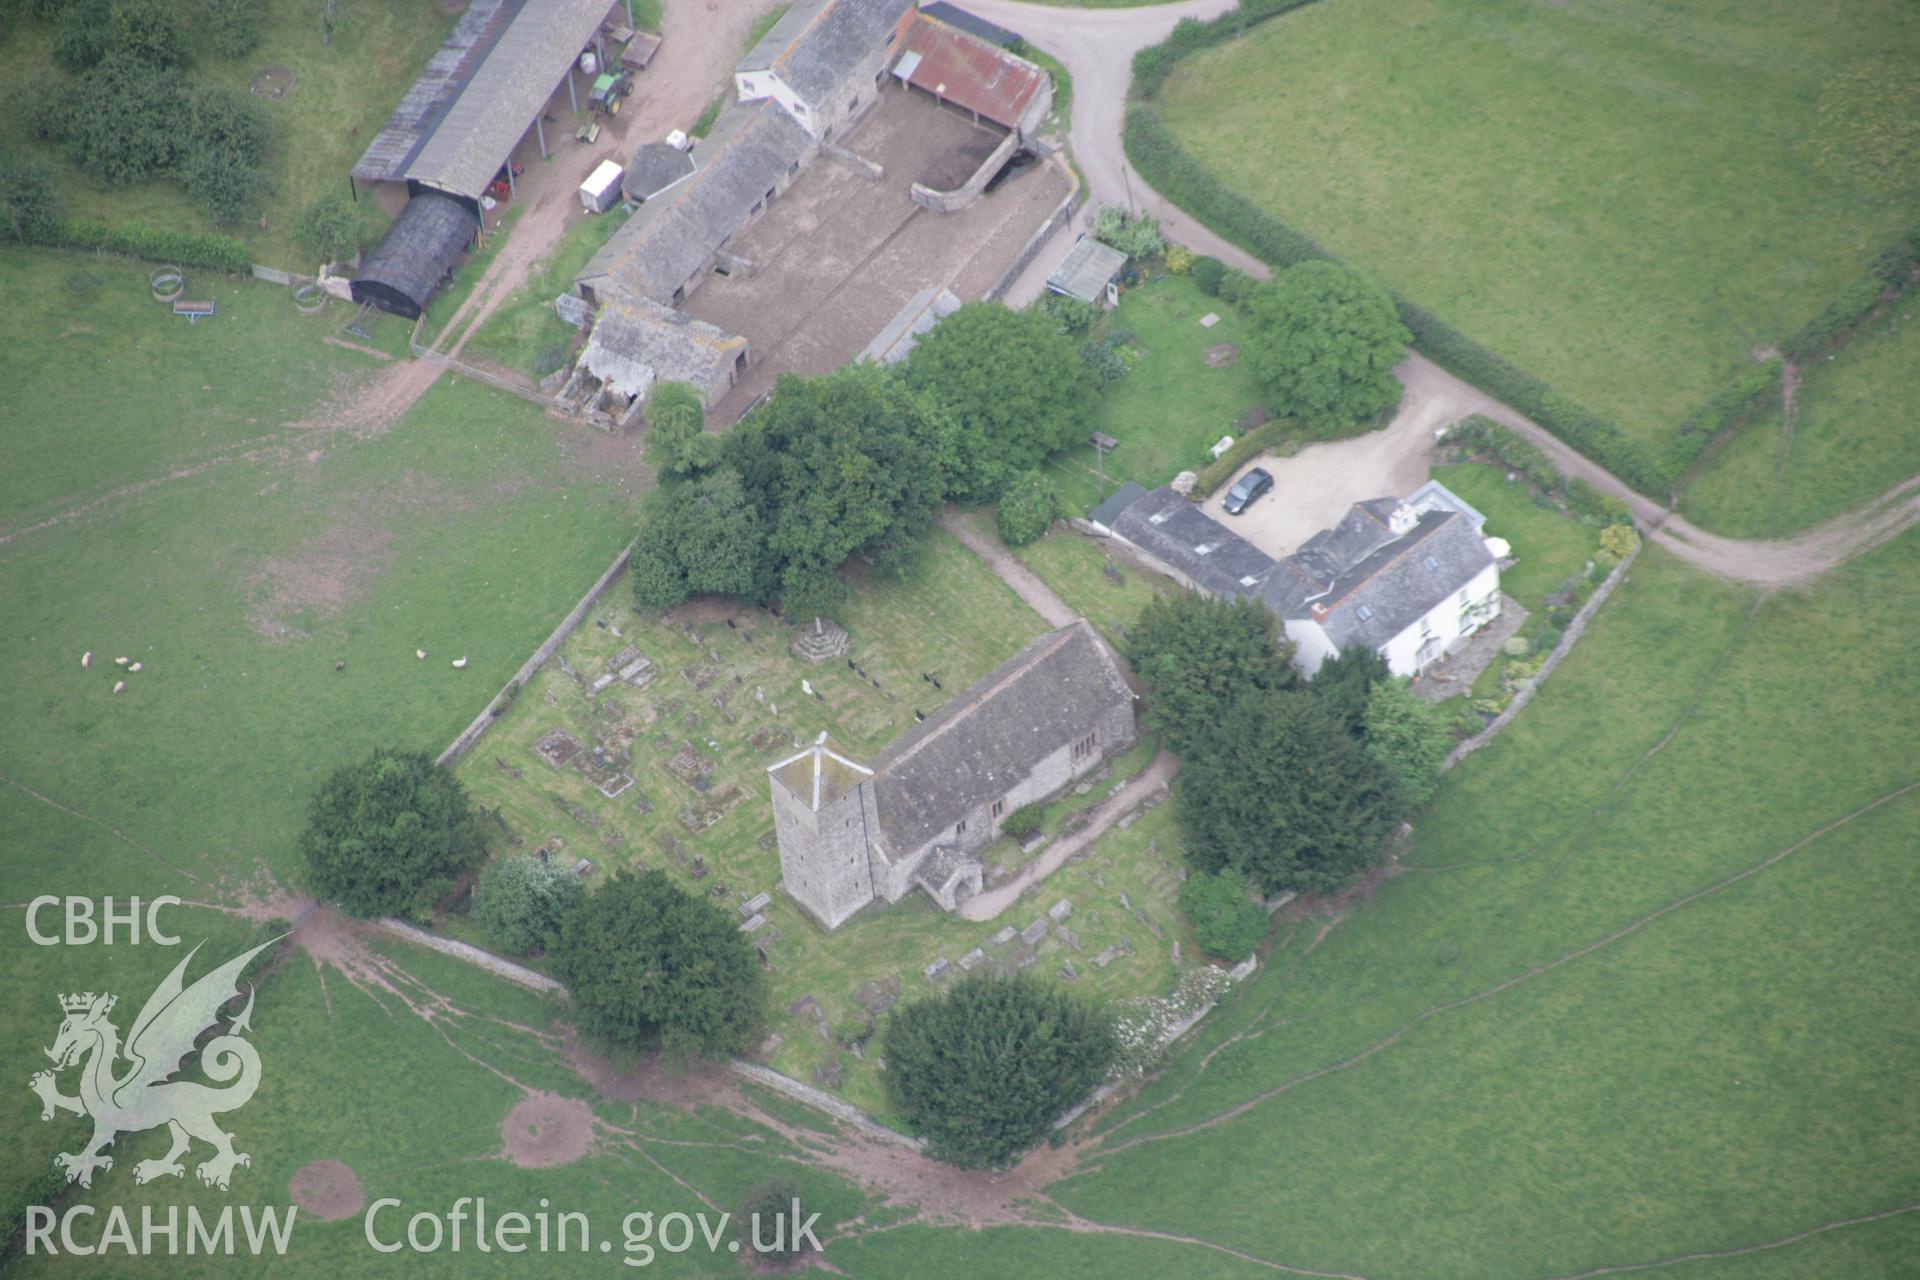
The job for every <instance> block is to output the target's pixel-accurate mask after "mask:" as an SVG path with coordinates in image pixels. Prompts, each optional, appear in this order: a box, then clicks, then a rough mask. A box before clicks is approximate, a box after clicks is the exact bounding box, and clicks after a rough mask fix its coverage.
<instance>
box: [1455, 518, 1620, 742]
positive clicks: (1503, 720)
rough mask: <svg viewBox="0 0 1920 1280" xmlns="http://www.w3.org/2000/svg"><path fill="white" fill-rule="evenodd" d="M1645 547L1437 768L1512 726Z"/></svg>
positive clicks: (1601, 587) (1582, 608) (1589, 599)
mask: <svg viewBox="0 0 1920 1280" xmlns="http://www.w3.org/2000/svg"><path fill="white" fill-rule="evenodd" d="M1645 545H1646V544H1645V543H1644V542H1643V543H1641V544H1640V546H1638V547H1635V548H1634V549H1633V550H1632V551H1631V552H1629V553H1628V555H1627V558H1626V559H1625V560H1622V561H1621V562H1620V563H1619V564H1618V565H1616V566H1614V570H1613V572H1612V573H1610V574H1608V575H1607V580H1606V581H1605V582H1603V583H1601V584H1600V585H1599V586H1598V587H1597V588H1595V589H1594V593H1593V594H1592V595H1591V596H1589V597H1587V602H1586V603H1585V604H1584V605H1582V606H1580V612H1578V613H1576V614H1574V615H1573V621H1572V622H1569V623H1568V624H1567V629H1566V631H1565V632H1564V633H1562V635H1561V637H1560V643H1559V644H1558V645H1557V646H1555V648H1554V650H1553V652H1552V653H1550V654H1548V655H1547V660H1546V661H1545V662H1544V663H1542V664H1541V665H1540V671H1539V673H1538V674H1537V675H1535V676H1534V677H1533V680H1532V681H1531V682H1530V683H1529V684H1528V685H1527V687H1526V688H1524V689H1522V690H1520V691H1519V692H1518V693H1516V694H1514V695H1513V701H1512V702H1509V703H1508V704H1507V709H1506V710H1505V711H1502V712H1501V713H1500V714H1499V715H1497V716H1495V717H1494V719H1493V723H1491V724H1489V725H1488V726H1487V727H1486V728H1484V729H1482V730H1481V731H1480V732H1479V733H1476V734H1474V735H1473V736H1472V737H1471V738H1468V739H1467V740H1466V741H1465V742H1463V743H1461V744H1460V745H1459V746H1457V747H1455V748H1454V749H1453V750H1451V751H1449V752H1448V753H1447V758H1446V760H1445V761H1444V762H1442V764H1441V766H1440V767H1441V768H1443V769H1451V768H1453V766H1455V765H1456V764H1459V763H1460V762H1461V761H1462V760H1464V759H1466V758H1467V757H1468V756H1470V755H1472V754H1473V753H1474V752H1476V751H1478V750H1479V749H1480V748H1482V747H1484V746H1486V745H1487V744H1488V743H1490V742H1492V741H1493V740H1494V738H1495V737H1497V736H1498V735H1499V733H1500V731H1501V730H1502V729H1504V728H1506V727H1507V726H1508V725H1510V724H1512V723H1513V718H1514V717H1515V716H1517V715H1519V714H1520V712H1521V711H1522V710H1523V709H1524V708H1525V707H1526V705H1527V704H1528V703H1529V702H1532V701H1533V695H1534V694H1536V693H1538V692H1539V691H1540V686H1541V685H1543V684H1545V683H1546V682H1547V677H1548V676H1550V675H1552V674H1553V671H1554V668H1555V667H1558V666H1559V665H1560V660H1561V659H1562V658H1564V657H1566V656H1567V654H1568V653H1570V652H1571V651H1572V650H1573V643H1574V641H1576V640H1578V639H1579V638H1580V637H1581V636H1582V635H1584V634H1586V630H1587V624H1588V623H1589V622H1591V621H1593V615H1594V614H1596V613H1598V612H1600V606H1601V605H1603V604H1605V603H1606V602H1607V597H1608V596H1610V595H1612V594H1613V589H1614V588H1615V587H1617V586H1619V585H1620V583H1621V581H1622V580H1623V579H1625V578H1626V576H1627V570H1628V569H1631V568H1632V567H1633V562H1634V561H1635V560H1638V559H1639V558H1640V550H1641V547H1644V546H1645Z"/></svg>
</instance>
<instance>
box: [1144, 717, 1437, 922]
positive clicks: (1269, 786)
mask: <svg viewBox="0 0 1920 1280" xmlns="http://www.w3.org/2000/svg"><path fill="white" fill-rule="evenodd" d="M1178 802H1179V811H1178V812H1179V815H1180V823H1181V826H1182V828H1183V829H1184V830H1185V832H1186V835H1187V856H1188V858H1189V859H1191V860H1192V861H1193V862H1194V863H1195V864H1196V865H1197V866H1199V867H1201V868H1202V869H1204V870H1208V871H1219V870H1223V869H1227V868H1231V869H1232V870H1234V871H1237V872H1240V873H1241V874H1243V875H1246V876H1249V877H1251V878H1252V879H1253V881H1254V883H1256V884H1257V885H1259V886H1260V888H1261V889H1262V890H1264V891H1265V892H1267V893H1270V894H1271V893H1278V892H1281V891H1283V890H1287V889H1295V890H1301V891H1307V890H1326V889H1335V888H1338V887H1339V886H1340V885H1341V884H1343V883H1345V882H1346V881H1347V880H1348V879H1350V878H1351V877H1353V876H1354V875H1356V874H1358V873H1359V872H1362V871H1364V870H1366V869H1367V868H1368V867H1370V866H1372V865H1373V864H1374V863H1375V861H1376V860H1377V859H1378V857H1379V855H1380V853H1381V851H1382V850H1383V848H1384V847H1385V844H1386V840H1387V837H1388V835H1389V833H1390V832H1391V831H1392V828H1393V824H1394V823H1395V822H1396V821H1398V819H1399V816H1400V808H1399V805H1398V799H1397V796H1396V792H1395V785H1394V779H1393V777H1392V775H1391V774H1389V773H1388V771H1387V770H1386V768H1385V767H1384V766H1383V765H1381V764H1380V762H1379V761H1377V760H1375V759H1374V758H1373V757H1372V756H1370V755H1368V754H1367V752H1366V751H1365V749H1364V748H1363V747H1362V746H1361V745H1360V744H1359V743H1357V742H1355V741H1354V740H1353V739H1352V738H1351V737H1349V736H1348V735H1347V732H1346V730H1345V729H1344V728H1342V727H1341V725H1340V723H1339V721H1337V720H1335V719H1334V717H1333V716H1332V715H1331V714H1330V713H1329V712H1328V711H1327V710H1326V708H1325V707H1324V706H1322V705H1321V703H1320V701H1319V700H1318V699H1316V698H1314V697H1313V696H1312V695H1311V694H1308V693H1304V692H1297V691H1291V690H1281V691H1273V692H1267V693H1254V694H1249V695H1248V696H1247V697H1244V698H1241V699H1239V700H1238V701H1236V702H1235V703H1234V704H1233V705H1232V707H1230V708H1229V709H1228V710H1227V712H1226V713H1225V714H1224V715H1223V716H1221V717H1220V719H1219V721H1218V722H1217V723H1216V724H1215V726H1214V728H1213V732H1212V733H1211V734H1210V735H1209V736H1208V737H1207V738H1206V739H1205V741H1204V742H1203V743H1201V744H1200V745H1199V749H1197V750H1195V751H1194V752H1193V753H1192V754H1191V755H1190V756H1189V757H1188V758H1187V759H1186V760H1185V761H1184V762H1183V767H1182V769H1181V771H1180V779H1179V785H1178Z"/></svg>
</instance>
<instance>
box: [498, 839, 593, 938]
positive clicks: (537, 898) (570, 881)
mask: <svg viewBox="0 0 1920 1280" xmlns="http://www.w3.org/2000/svg"><path fill="white" fill-rule="evenodd" d="M586 896H587V891H586V887H585V886H584V885H582V884H581V883H580V877H578V876H576V875H574V874H573V872H572V871H570V870H568V869H567V868H565V867H563V866H561V865H560V864H559V863H557V862H553V861H550V860H548V859H545V858H536V857H534V856H532V855H530V854H521V855H520V856H518V857H513V858H501V859H499V860H498V861H496V862H490V863H488V864H487V869H486V870H485V871H482V872H481V873H480V883H479V884H477V885H475V886H474V890H473V918H474V919H475V920H477V921H479V923H480V925H481V927H482V928H484V929H486V931H487V934H488V936H489V937H491V938H492V939H493V941H494V942H495V943H496V944H498V945H499V946H501V947H503V948H505V949H506V950H508V951H511V952H514V953H515V954H517V955H532V954H534V953H535V952H540V951H546V950H548V949H549V948H551V947H552V946H553V944H554V942H555V941H556V940H557V939H558V938H559V937H560V926H561V925H562V924H564V923H565V922H566V918H567V916H568V914H569V913H571V912H572V911H573V909H574V908H575V907H578V906H579V905H580V901H581V899H583V898H585V897H586Z"/></svg>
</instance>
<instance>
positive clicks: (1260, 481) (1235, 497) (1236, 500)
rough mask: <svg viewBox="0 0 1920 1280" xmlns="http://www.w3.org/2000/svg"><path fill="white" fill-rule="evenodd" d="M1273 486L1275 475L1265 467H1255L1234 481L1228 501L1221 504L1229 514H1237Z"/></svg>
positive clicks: (1228, 494) (1229, 491)
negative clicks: (1269, 473)
mask: <svg viewBox="0 0 1920 1280" xmlns="http://www.w3.org/2000/svg"><path fill="white" fill-rule="evenodd" d="M1271 488H1273V477H1272V476H1270V475H1268V474H1267V473H1266V471H1265V470H1264V469H1263V468H1260V467H1255V468H1254V469H1253V470H1251V471H1249V472H1247V474H1245V475H1243V476H1241V477H1240V478H1239V479H1238V480H1235V481H1234V482H1233V488H1231V489H1229V490H1227V498H1226V501H1225V502H1223V503H1221V504H1220V505H1221V506H1223V507H1225V508H1226V509H1227V514H1228V515H1230V516H1237V515H1239V514H1240V513H1241V512H1242V511H1245V510H1246V509H1247V508H1248V507H1250V506H1252V505H1253V504H1254V503H1256V502H1258V501H1259V500H1260V495H1261V494H1263V493H1265V492H1266V491H1267V490H1269V489H1271Z"/></svg>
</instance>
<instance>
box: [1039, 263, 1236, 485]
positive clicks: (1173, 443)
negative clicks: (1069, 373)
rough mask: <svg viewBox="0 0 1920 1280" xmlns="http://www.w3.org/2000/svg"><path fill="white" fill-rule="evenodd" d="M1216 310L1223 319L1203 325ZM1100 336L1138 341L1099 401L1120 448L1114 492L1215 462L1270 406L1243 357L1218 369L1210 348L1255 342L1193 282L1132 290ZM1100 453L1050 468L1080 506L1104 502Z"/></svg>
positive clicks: (1110, 477)
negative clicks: (1226, 439)
mask: <svg viewBox="0 0 1920 1280" xmlns="http://www.w3.org/2000/svg"><path fill="white" fill-rule="evenodd" d="M1208 313H1212V314H1215V315H1218V316H1219V317H1220V323H1218V324H1216V325H1214V326H1213V327H1212V328H1202V327H1201V325H1200V318H1201V317H1202V316H1205V315H1207V314H1208ZM1105 324H1106V325H1107V326H1108V327H1107V328H1106V329H1103V330H1097V331H1096V334H1099V333H1105V332H1110V331H1111V332H1118V331H1123V330H1124V331H1125V332H1127V333H1130V334H1131V335H1132V338H1131V339H1130V341H1129V343H1128V345H1129V347H1130V348H1131V349H1132V367H1131V368H1130V369H1129V371H1128V372H1127V375H1126V376H1125V377H1123V378H1121V379H1119V380H1118V381H1116V382H1113V383H1111V384H1110V385H1108V387H1107V388H1106V390H1105V391H1104V392H1102V393H1101V396H1100V421H1099V426H1098V429H1099V430H1101V431H1104V432H1106V433H1107V434H1108V435H1110V436H1112V437H1113V438H1114V439H1116V440H1118V441H1119V442H1120V447H1119V448H1117V449H1115V450H1113V452H1111V453H1109V454H1108V455H1107V459H1106V474H1107V482H1108V483H1107V492H1108V493H1112V492H1113V490H1114V489H1115V488H1116V487H1117V485H1118V484H1119V483H1122V482H1125V481H1127V480H1137V481H1139V482H1140V483H1141V484H1143V485H1146V486H1147V487H1148V488H1150V489H1151V488H1154V487H1155V486H1158V485H1163V484H1165V483H1167V481H1169V480H1171V479H1173V477H1174V476H1175V475H1177V474H1178V473H1179V472H1181V471H1197V470H1199V469H1200V468H1201V467H1203V466H1205V465H1206V464H1207V463H1208V462H1210V461H1212V458H1211V456H1210V455H1209V454H1208V453H1207V448H1208V446H1210V445H1211V444H1213V442H1214V441H1216V440H1218V439H1219V438H1220V437H1221V436H1223V435H1238V434H1239V433H1240V431H1241V430H1242V428H1241V427H1239V426H1236V425H1235V424H1236V423H1238V422H1240V421H1241V420H1242V419H1243V418H1244V417H1245V415H1246V414H1247V413H1248V411H1249V410H1257V409H1259V408H1260V406H1261V405H1263V404H1264V403H1265V401H1266V396H1265V394H1264V393H1263V392H1262V391H1261V389H1260V383H1259V380H1258V379H1257V378H1255V377H1254V374H1253V370H1252V368H1251V367H1250V366H1249V365H1247V364H1244V363H1241V362H1239V361H1234V362H1232V363H1229V364H1225V365H1222V366H1219V367H1215V366H1213V365H1209V364H1208V363H1207V360H1206V355H1207V352H1208V351H1209V350H1210V349H1212V348H1214V347H1216V346H1219V345H1221V344H1223V343H1232V344H1235V345H1237V344H1239V343H1241V342H1244V341H1246V330H1245V327H1244V325H1243V324H1242V322H1241V318H1240V313H1239V311H1238V310H1237V309H1236V308H1234V307H1233V306H1232V305H1231V304H1229V303H1226V302H1223V301H1221V300H1220V299H1219V298H1209V297H1208V296H1207V295H1205V294H1204V293H1202V292H1200V290H1199V288H1198V287H1197V286H1196V285H1195V284H1194V283H1193V281H1192V280H1190V279H1188V278H1187V277H1185V276H1176V275H1165V276H1162V277H1160V278H1159V279H1157V280H1152V281H1149V282H1147V283H1145V284H1142V285H1140V286H1139V287H1137V288H1134V289H1130V290H1128V291H1127V293H1126V295H1125V296H1124V297H1123V298H1122V299H1121V300H1120V305H1119V306H1118V307H1116V308H1114V310H1113V312H1112V313H1111V316H1110V318H1109V319H1108V320H1107V321H1106V322H1105ZM1095 464H1096V459H1095V457H1094V452H1093V448H1092V447H1091V446H1090V445H1086V444H1077V445H1075V446H1074V447H1073V448H1071V449H1068V450H1066V451H1065V452H1063V453H1060V454H1057V455H1055V456H1054V458H1053V459H1052V461H1051V462H1049V463H1048V466H1049V468H1050V469H1051V470H1052V472H1053V475H1054V478H1055V480H1056V481H1057V482H1058V484H1059V486H1060V491H1061V494H1062V495H1063V496H1064V497H1065V498H1066V499H1067V500H1068V502H1069V503H1070V504H1072V505H1074V506H1075V507H1076V508H1078V509H1080V510H1086V509H1088V508H1091V507H1094V506H1096V505H1098V503H1099V501H1100V486H1099V480H1098V473H1097V472H1096V470H1095Z"/></svg>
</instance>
